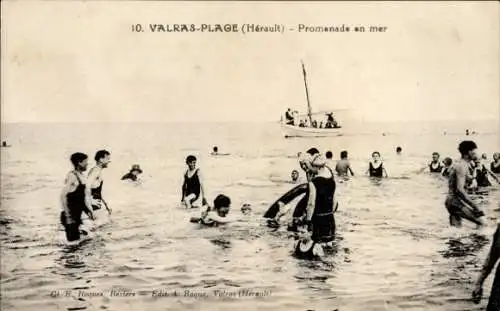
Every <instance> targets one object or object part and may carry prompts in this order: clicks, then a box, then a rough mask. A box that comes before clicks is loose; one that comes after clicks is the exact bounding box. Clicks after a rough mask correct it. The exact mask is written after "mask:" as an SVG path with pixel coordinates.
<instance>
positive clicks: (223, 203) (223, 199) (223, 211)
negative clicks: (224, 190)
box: [214, 194, 231, 217]
mask: <svg viewBox="0 0 500 311" xmlns="http://www.w3.org/2000/svg"><path fill="white" fill-rule="evenodd" d="M230 206H231V199H230V198H229V197H227V196H225V195H223V194H219V195H218V196H217V197H215V200H214V210H215V211H217V213H218V214H219V215H220V216H222V217H224V216H226V215H227V213H229V207H230Z"/></svg>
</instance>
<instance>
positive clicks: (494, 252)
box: [472, 224, 500, 298]
mask: <svg viewBox="0 0 500 311" xmlns="http://www.w3.org/2000/svg"><path fill="white" fill-rule="evenodd" d="M499 258H500V224H499V225H498V227H497V230H496V232H495V234H494V235H493V243H492V245H491V249H490V252H489V254H488V257H487V258H486V261H485V263H484V265H483V269H482V270H481V274H479V277H478V278H477V281H476V287H475V289H474V291H473V293H472V295H473V296H475V297H478V296H479V298H480V296H481V290H482V287H483V283H484V281H485V280H486V278H487V277H488V275H489V274H490V273H491V270H493V267H494V266H495V263H496V262H497V261H498V259H499Z"/></svg>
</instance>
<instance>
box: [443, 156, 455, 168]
mask: <svg viewBox="0 0 500 311" xmlns="http://www.w3.org/2000/svg"><path fill="white" fill-rule="evenodd" d="M452 163H453V160H452V159H451V158H449V157H446V158H444V160H443V164H444V165H445V166H450V165H451V164H452Z"/></svg>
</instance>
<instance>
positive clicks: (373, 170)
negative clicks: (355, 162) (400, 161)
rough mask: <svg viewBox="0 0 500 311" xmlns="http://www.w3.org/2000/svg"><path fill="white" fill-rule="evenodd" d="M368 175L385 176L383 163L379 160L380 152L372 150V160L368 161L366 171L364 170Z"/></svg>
mask: <svg viewBox="0 0 500 311" xmlns="http://www.w3.org/2000/svg"><path fill="white" fill-rule="evenodd" d="M366 173H367V174H368V175H369V176H370V177H378V178H382V177H387V171H386V170H385V167H384V163H383V162H382V161H381V160H380V152H378V151H374V152H373V153H372V160H371V161H370V163H369V166H368V171H367V172H366Z"/></svg>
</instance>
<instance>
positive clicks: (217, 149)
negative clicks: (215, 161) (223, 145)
mask: <svg viewBox="0 0 500 311" xmlns="http://www.w3.org/2000/svg"><path fill="white" fill-rule="evenodd" d="M210 154H211V155H213V156H225V155H229V153H220V152H219V147H217V146H214V147H213V148H212V153H210Z"/></svg>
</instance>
